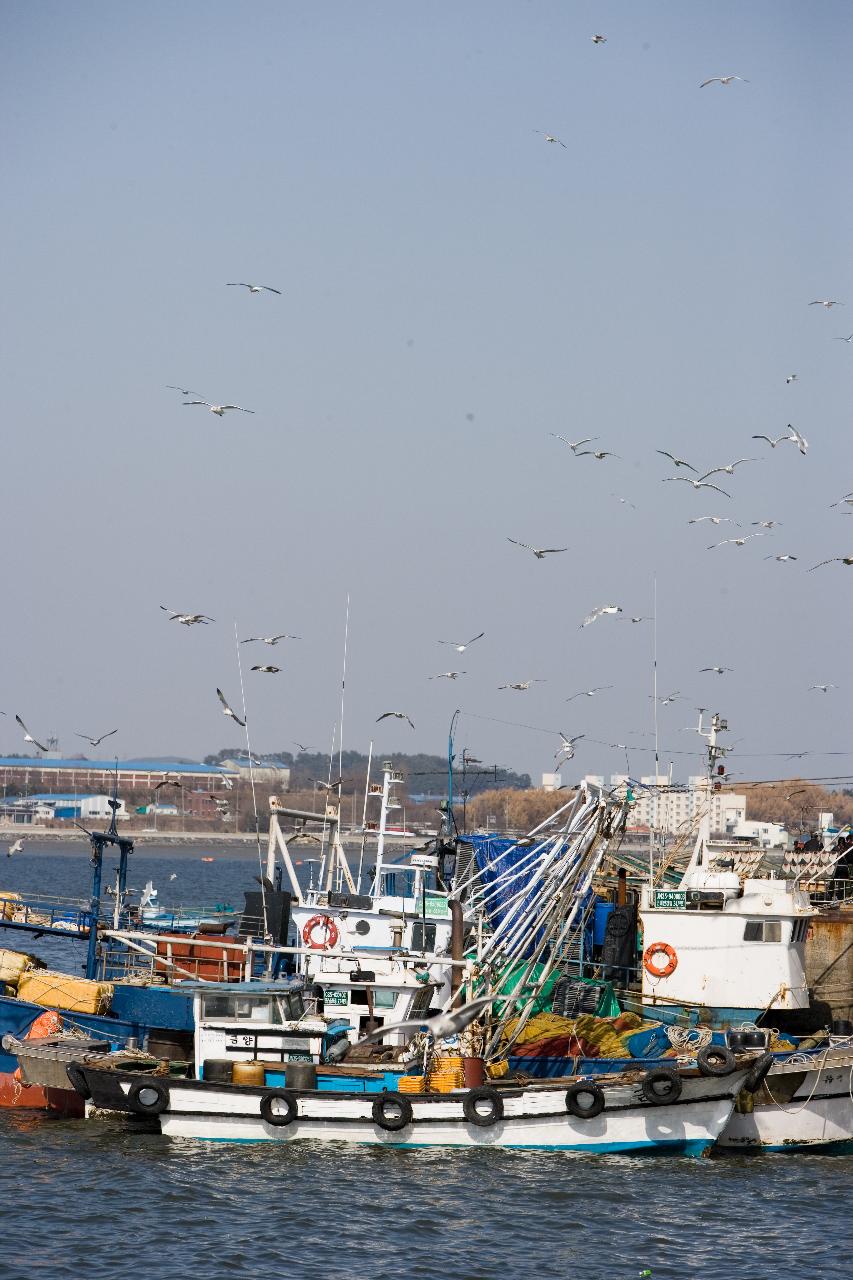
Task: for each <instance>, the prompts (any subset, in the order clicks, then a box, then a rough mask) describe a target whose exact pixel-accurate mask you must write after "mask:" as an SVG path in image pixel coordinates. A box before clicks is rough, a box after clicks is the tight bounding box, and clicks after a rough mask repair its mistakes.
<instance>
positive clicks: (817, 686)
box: [809, 684, 838, 693]
mask: <svg viewBox="0 0 853 1280" xmlns="http://www.w3.org/2000/svg"><path fill="white" fill-rule="evenodd" d="M837 688H838V685H837V684H810V685H809V693H811V691H812V689H819V690H820V692H821V693H826V691H827V690H828V689H837Z"/></svg>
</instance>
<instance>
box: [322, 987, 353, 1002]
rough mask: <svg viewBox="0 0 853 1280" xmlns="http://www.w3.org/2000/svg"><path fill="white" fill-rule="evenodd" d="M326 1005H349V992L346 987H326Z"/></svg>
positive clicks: (324, 989)
mask: <svg viewBox="0 0 853 1280" xmlns="http://www.w3.org/2000/svg"><path fill="white" fill-rule="evenodd" d="M323 1003H324V1004H349V991H347V989H346V987H324V988H323Z"/></svg>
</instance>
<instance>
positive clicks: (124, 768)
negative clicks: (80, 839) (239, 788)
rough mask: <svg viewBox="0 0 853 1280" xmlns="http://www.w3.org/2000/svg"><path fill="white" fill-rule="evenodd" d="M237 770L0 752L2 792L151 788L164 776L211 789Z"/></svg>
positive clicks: (184, 784) (182, 762)
mask: <svg viewBox="0 0 853 1280" xmlns="http://www.w3.org/2000/svg"><path fill="white" fill-rule="evenodd" d="M239 776H240V774H239V773H238V772H237V771H236V770H235V769H229V768H223V767H221V766H219V765H211V764H192V763H190V764H188V763H187V762H186V761H185V760H119V761H118V762H116V761H115V760H85V759H82V758H77V759H75V758H73V757H72V758H70V759H68V758H63V757H61V756H56V757H54V756H49V755H45V756H0V783H2V786H3V794H4V795H5V794H6V791H7V790H8V789H9V788H10V787H11V788H15V787H18V786H24V787H26V788H27V790H29V789H31V788H33V787H38V788H40V789H41V788H50V789H54V790H57V791H58V790H62V791H65V792H67V791H81V792H94V791H104V792H109V791H112V789H113V787H114V785H115V784H116V780H118V785H119V786H120V787H123V788H125V789H126V790H131V791H132V790H137V789H138V790H144V789H147V790H153V789H154V787H156V785H157V783H158V782H163V781H164V779H166V778H169V779H170V780H172V781H174V782H177V783H178V784H179V785H180V786H182V787H187V788H189V787H198V786H199V785H204V786H205V787H209V788H210V789H211V790H219V788H223V787H227V785H228V783H229V782H230V783H232V784H233V782H235V781H236V780H237V779H238V778H239Z"/></svg>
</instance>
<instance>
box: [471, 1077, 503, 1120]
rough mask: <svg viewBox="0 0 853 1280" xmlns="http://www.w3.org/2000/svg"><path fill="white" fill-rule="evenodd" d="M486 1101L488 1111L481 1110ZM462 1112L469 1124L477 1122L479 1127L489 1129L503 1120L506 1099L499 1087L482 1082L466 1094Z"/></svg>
mask: <svg viewBox="0 0 853 1280" xmlns="http://www.w3.org/2000/svg"><path fill="white" fill-rule="evenodd" d="M484 1102H485V1103H487V1104H488V1108H489V1109H488V1111H481V1110H480V1107H481V1106H482V1104H483V1103H484ZM462 1114H463V1115H464V1116H465V1119H466V1120H467V1121H468V1123H469V1124H475V1125H476V1126H477V1128H478V1129H488V1128H489V1127H490V1126H491V1125H493V1124H497V1122H498V1121H499V1120H503V1118H504V1100H503V1098H502V1097H501V1095H500V1094H499V1093H498V1091H497V1089H493V1088H492V1086H491V1085H489V1084H481V1085H478V1086H477V1088H476V1089H469V1090H468V1092H467V1093H466V1094H465V1097H464V1098H463V1099H462Z"/></svg>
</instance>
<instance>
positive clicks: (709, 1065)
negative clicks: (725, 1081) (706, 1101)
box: [696, 1044, 737, 1076]
mask: <svg viewBox="0 0 853 1280" xmlns="http://www.w3.org/2000/svg"><path fill="white" fill-rule="evenodd" d="M696 1066H697V1067H698V1068H699V1070H700V1071H701V1072H702V1075H703V1076H730V1075H731V1074H732V1072H733V1071H734V1070H735V1068H736V1067H737V1060H736V1058H735V1055H734V1054H733V1053H732V1051H731V1049H727V1048H726V1047H725V1045H722V1044H706V1045H705V1047H704V1049H700V1050H699V1052H698V1053H697V1054H696Z"/></svg>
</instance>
